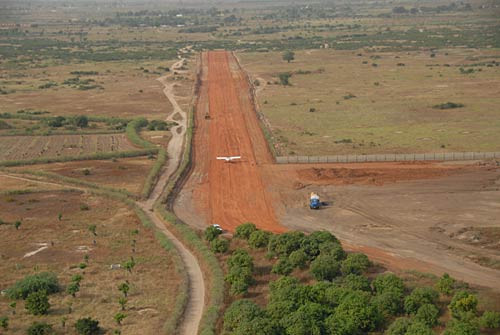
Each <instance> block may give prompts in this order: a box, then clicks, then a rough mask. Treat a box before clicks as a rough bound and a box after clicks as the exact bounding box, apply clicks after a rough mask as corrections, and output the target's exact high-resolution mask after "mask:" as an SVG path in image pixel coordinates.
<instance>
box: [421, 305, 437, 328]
mask: <svg viewBox="0 0 500 335" xmlns="http://www.w3.org/2000/svg"><path fill="white" fill-rule="evenodd" d="M438 318H439V309H438V308H437V307H436V306H435V305H432V304H424V305H422V306H420V308H419V309H418V311H417V314H416V315H415V320H416V321H420V322H422V323H423V324H425V325H426V326H428V327H434V326H435V325H436V324H437V321H438Z"/></svg>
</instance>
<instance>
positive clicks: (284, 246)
mask: <svg viewBox="0 0 500 335" xmlns="http://www.w3.org/2000/svg"><path fill="white" fill-rule="evenodd" d="M304 238H305V235H304V233H302V232H299V231H291V232H287V233H283V234H279V235H273V236H272V237H271V239H270V240H269V246H268V249H269V251H271V252H274V253H276V254H278V255H280V256H288V255H290V253H292V251H295V250H298V249H300V248H301V244H302V242H303V240H304Z"/></svg>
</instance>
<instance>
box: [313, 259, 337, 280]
mask: <svg viewBox="0 0 500 335" xmlns="http://www.w3.org/2000/svg"><path fill="white" fill-rule="evenodd" d="M309 268H310V271H311V274H312V276H313V277H314V278H315V279H316V280H329V281H332V280H333V279H334V278H335V277H337V276H338V275H340V264H339V262H337V259H336V257H334V256H333V255H328V254H327V255H321V254H320V255H319V256H318V257H316V259H315V260H314V261H312V262H311V265H310V267H309Z"/></svg>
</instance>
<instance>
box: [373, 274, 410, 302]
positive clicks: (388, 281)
mask: <svg viewBox="0 0 500 335" xmlns="http://www.w3.org/2000/svg"><path fill="white" fill-rule="evenodd" d="M372 284H373V289H374V291H375V292H376V293H377V294H380V293H384V292H387V291H396V292H398V293H399V294H400V296H401V297H402V296H403V293H404V290H405V285H404V283H403V280H402V279H401V278H399V277H398V276H396V275H395V274H393V273H384V274H381V275H378V276H377V278H375V279H374V280H373V282H372Z"/></svg>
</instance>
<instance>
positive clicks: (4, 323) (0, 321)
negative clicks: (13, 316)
mask: <svg viewBox="0 0 500 335" xmlns="http://www.w3.org/2000/svg"><path fill="white" fill-rule="evenodd" d="M0 327H2V329H3V330H7V329H8V328H9V318H8V317H6V316H2V317H0Z"/></svg>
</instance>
